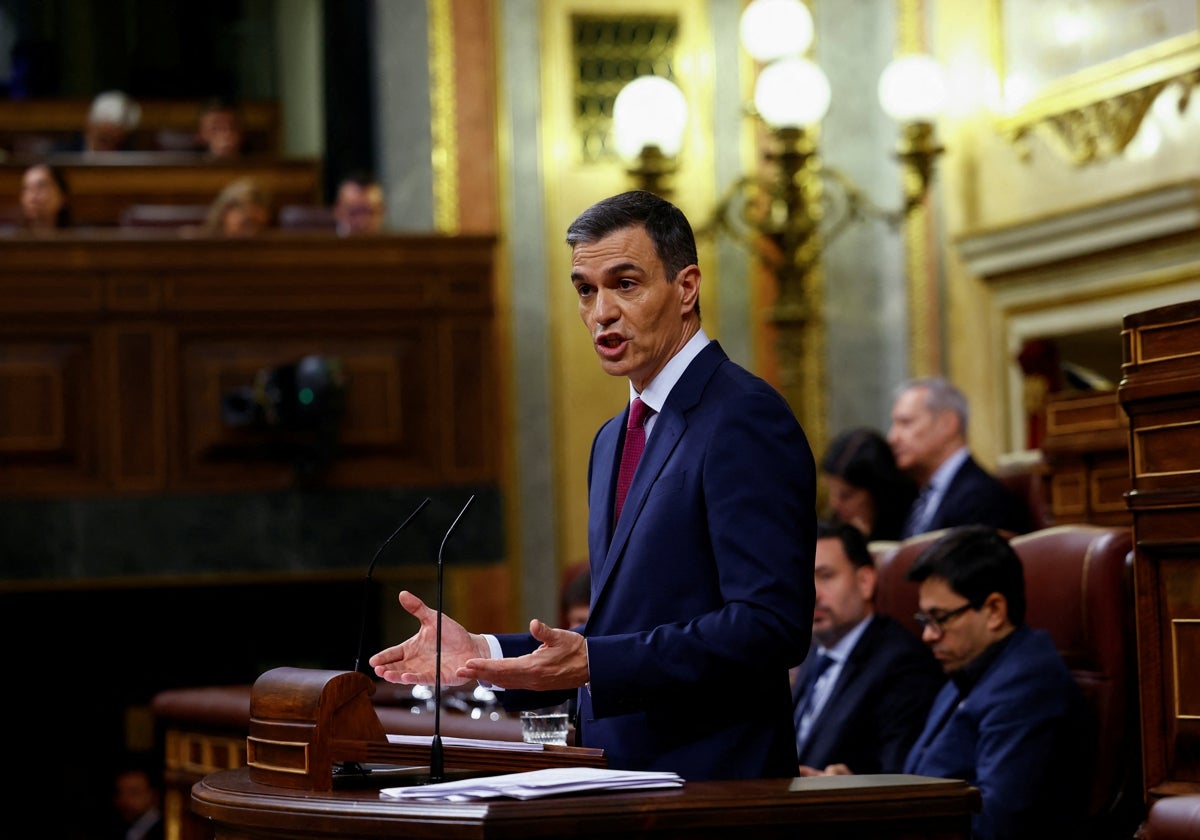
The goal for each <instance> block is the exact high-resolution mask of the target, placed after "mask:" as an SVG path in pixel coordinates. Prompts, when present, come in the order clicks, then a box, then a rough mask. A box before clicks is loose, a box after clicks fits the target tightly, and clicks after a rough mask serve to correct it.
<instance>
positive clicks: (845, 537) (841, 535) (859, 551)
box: [817, 519, 875, 570]
mask: <svg viewBox="0 0 1200 840" xmlns="http://www.w3.org/2000/svg"><path fill="white" fill-rule="evenodd" d="M817 539H819V540H823V539H836V540H837V541H838V542H840V543H841V544H842V551H844V552H846V556H847V557H848V558H849V559H850V565H851V566H853V567H854V568H855V569H856V570H857V569H861V568H864V567H866V566H871V567H872V568H874V566H875V558H874V557H873V556H872V555H871V549H870V548H868V547H867V537H866V535H865V534H863V532H862V531H860V530H859V529H858V528H856V527H854V526H853V525H851V524H850V523H848V522H842V521H841V520H838V519H823V520H821V521H820V522H818V523H817Z"/></svg>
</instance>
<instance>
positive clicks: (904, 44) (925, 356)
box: [896, 0, 943, 376]
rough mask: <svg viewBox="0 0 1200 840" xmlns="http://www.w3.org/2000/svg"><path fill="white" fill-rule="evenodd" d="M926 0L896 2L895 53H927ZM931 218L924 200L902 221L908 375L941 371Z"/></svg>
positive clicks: (912, 182) (909, 182) (909, 187)
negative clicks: (931, 244)
mask: <svg viewBox="0 0 1200 840" xmlns="http://www.w3.org/2000/svg"><path fill="white" fill-rule="evenodd" d="M925 11H926V9H925V0H897V4H896V30H897V39H896V40H897V44H896V46H897V51H898V52H900V53H905V52H928V44H927V39H926V37H925ZM901 177H902V178H903V179H904V184H903V187H904V194H905V196H906V197H907V196H912V195H914V190H916V188H917V181H918V175H917V173H916V172H914V171H913V170H911V169H909V168H908V167H905V168H904V171H903V174H902V175H901ZM932 224H933V219H932V214H931V213H930V212H929V207H928V204H927V201H921V202H917V203H915V204H913V205H912V208H911V210H910V211H909V214H908V217H907V219H906V220H905V222H904V256H905V260H904V263H905V272H904V273H905V276H906V277H907V279H908V295H907V298H908V368H909V373H910V374H911V375H912V376H925V375H930V374H934V373H940V372H942V370H943V360H942V335H941V307H940V305H939V303H938V288H937V264H936V255H932V256H931V255H930V253H929V242H930V239H931V238H932V237H933V235H934V232H933V231H932V229H931V228H932Z"/></svg>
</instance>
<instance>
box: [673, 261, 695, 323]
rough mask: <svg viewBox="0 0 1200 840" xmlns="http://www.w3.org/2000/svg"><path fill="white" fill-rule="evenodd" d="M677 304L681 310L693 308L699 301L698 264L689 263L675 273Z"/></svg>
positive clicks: (686, 310) (687, 310)
mask: <svg viewBox="0 0 1200 840" xmlns="http://www.w3.org/2000/svg"><path fill="white" fill-rule="evenodd" d="M675 286H676V287H677V290H678V294H679V306H680V309H681V310H682V311H683V312H690V311H693V310H695V308H696V306H697V304H699V303H700V266H698V265H689V266H688V267H687V268H685V269H684V270H683V271H681V272H679V273H678V274H676V275H675Z"/></svg>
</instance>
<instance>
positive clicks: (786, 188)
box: [703, 0, 946, 428]
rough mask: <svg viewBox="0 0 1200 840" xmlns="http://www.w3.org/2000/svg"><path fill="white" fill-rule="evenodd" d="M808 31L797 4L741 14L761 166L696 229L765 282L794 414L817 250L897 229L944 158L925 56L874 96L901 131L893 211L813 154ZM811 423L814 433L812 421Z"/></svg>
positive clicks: (824, 105) (933, 78)
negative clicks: (756, 265) (866, 225)
mask: <svg viewBox="0 0 1200 840" xmlns="http://www.w3.org/2000/svg"><path fill="white" fill-rule="evenodd" d="M813 32H814V26H813V19H812V14H811V13H810V12H809V9H808V7H807V6H806V5H805V4H804V3H803V2H801V0H754V2H752V3H750V4H749V5H748V6H747V7H746V8H745V10H744V11H743V13H742V17H741V20H740V29H739V34H740V36H741V41H742V45H743V47H744V48H745V50H746V51H747V52H748V53H749V54H750V55H751V56H752V57H753V58H754V59H755V60H756V62H758V63H759V64H760V65H761V70H760V71H759V74H758V79H757V82H756V84H755V89H754V107H753V110H752V111H751V112H750V113H751V114H752V115H753V116H756V117H757V118H758V119H760V120H761V121H762V123H763V124H765V126H766V128H767V129H768V130H769V134H770V140H769V147H768V149H767V151H766V153H765V157H766V159H767V161H768V163H769V166H768V167H767V169H766V171H765V172H763V173H755V174H751V175H746V176H744V177H742V178H740V179H738V181H736V182H735V183H734V184H733V185H732V186H731V187H730V188H729V189H728V190H727V192H726V193H725V194H724V196H723V197H722V198H721V200H720V201H719V202H718V204H717V207H716V208H715V209H714V211H713V215H712V218H711V221H710V222H709V223H708V224H707V225H706V226H705V227H704V229H703V232H705V233H710V234H711V233H713V232H723V233H726V234H729V235H731V236H732V237H733V238H734V239H736V240H737V241H739V242H740V243H741V244H743V245H745V246H747V247H750V248H751V249H752V250H753V251H754V252H755V254H756V255H757V256H758V258H759V259H760V261H761V262H762V263H763V264H764V265H765V266H766V267H767V268H768V269H769V270H770V271H771V272H772V274H773V275H774V277H775V281H776V285H777V289H776V292H777V293H776V299H775V304H774V306H773V308H772V310H771V312H770V316H769V317H770V320H771V322H772V323H773V324H774V325H775V326H776V327H777V329H778V332H777V340H778V364H779V371H780V378H781V380H782V382H781V390H782V391H783V393H784V396H785V397H786V398H787V399H788V401H789V402H790V403H791V405H792V406H793V408H794V409H795V410H796V411H797V413H799V412H800V411H801V407H802V406H809V405H811V404H812V403H813V400H812V399H811V395H807V399H806V393H805V386H806V383H805V381H804V370H805V367H806V365H805V358H804V355H805V349H804V347H805V344H804V330H805V327H806V326H811V325H814V324H817V323H818V320H819V318H820V312H821V301H820V299H819V295H818V290H816V289H814V288H813V286H814V283H813V282H812V281H811V277H812V274H813V271H814V269H815V268H816V267H817V265H818V264H819V262H820V260H821V254H822V250H823V248H824V246H825V245H826V244H828V243H829V242H830V241H832V240H833V239H834V238H835V237H836V236H837V235H838V234H839V233H840V232H841V231H843V230H844V229H845V228H846V227H847V226H848V225H850V224H851V223H853V222H855V221H858V220H861V219H865V218H876V219H880V220H882V221H885V222H887V223H888V224H890V225H893V226H895V225H899V224H900V223H901V222H903V221H904V219H905V218H907V216H908V215H909V213H910V212H911V211H912V210H913V208H915V207H917V206H918V205H920V204H921V202H922V201H923V200H924V197H925V194H926V192H927V191H928V189H929V184H930V180H931V178H932V176H933V167H934V162H935V161H936V159H937V157H938V155H939V154H941V153H942V151H943V149H942V148H941V147H940V146H939V145H938V144H937V141H936V138H935V133H934V127H933V121H934V119H935V118H936V117H937V115H938V114H939V113H940V111H941V109H942V107H943V104H944V100H945V92H946V85H945V80H944V78H943V76H942V73H941V68H940V67H939V66H938V64H937V63H936V62H935V61H934V60H933V59H932V58H930V57H929V56H926V55H905V56H901V57H899V58H897V59H896V60H895V61H893V62H892V63H891V64H890V65H889V66H888V67H887V68H886V69H885V70H884V72H883V74H882V76H881V77H880V80H879V89H878V93H879V98H880V103H881V105H882V107H883V109H884V111H885V112H886V113H887V114H888V115H889V116H891V117H892V118H893V119H895V120H896V121H897V122H898V123H900V125H901V135H900V140H899V143H898V146H897V150H896V157H897V159H898V160H899V161H900V164H901V166H902V168H903V182H904V200H903V203H902V204H901V205H900V206H899V207H898V208H896V209H885V208H883V207H880V206H879V205H877V204H876V203H874V202H873V201H872V200H871V198H870V197H869V196H868V195H867V193H866V192H865V191H864V190H863V189H862V188H860V187H859V186H857V185H856V184H855V183H854V182H853V181H852V180H851V179H850V178H849V177H848V176H846V175H845V174H843V173H841V172H839V171H838V170H836V169H834V168H833V167H830V166H828V165H826V164H824V163H823V162H822V161H821V160H820V159H819V158H818V156H817V154H816V141H815V138H814V131H813V129H814V127H815V126H817V125H818V124H819V123H820V121H821V120H822V119H823V118H824V116H825V114H826V112H827V111H828V109H829V105H830V98H831V95H830V88H829V81H828V79H827V78H826V76H825V73H824V72H823V71H822V70H821V68H820V67H819V66H817V64H816V63H814V62H813V61H811V60H810V59H808V58H806V57H805V53H807V51H808V49H809V47H810V46H811V44H812V40H813ZM813 384H814V385H817V386H820V384H821V383H813ZM813 419H814V420H816V422H814V426H815V427H816V428H820V426H821V425H822V423H821V422H820V420H819V419H817V418H813Z"/></svg>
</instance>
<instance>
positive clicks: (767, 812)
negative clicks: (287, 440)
mask: <svg viewBox="0 0 1200 840" xmlns="http://www.w3.org/2000/svg"><path fill="white" fill-rule="evenodd" d="M374 687H375V686H374V683H373V682H372V681H371V680H370V679H368V678H367V677H366V676H365V675H363V674H360V673H356V672H341V671H319V670H306V669H300V668H276V669H274V670H271V671H268V672H266V673H265V674H263V675H262V676H261V677H259V679H258V680H257V682H255V684H254V688H253V692H252V694H251V700H250V729H249V735H248V737H247V739H246V748H247V750H246V751H247V757H248V765H249V766H248V767H244V768H240V769H236V770H223V771H220V772H217V773H212V774H210V775H208V776H206V777H205V778H204V779H203V780H201V781H200V782H198V783H196V784H195V785H194V786H193V788H192V810H193V811H194V812H195V813H196V814H198V815H199V816H200V817H202V818H205V819H207V820H210V821H211V823H212V825H213V828H214V830H215V836H216V837H217V838H218V840H250V838H256V840H263V838H280V839H281V840H282V838H294V837H301V836H302V837H308V838H334V837H337V838H375V837H431V838H432V837H437V838H443V839H444V840H445V839H447V838H459V837H473V838H475V837H496V838H518V837H520V838H536V837H563V836H574V835H586V836H588V837H592V838H604V837H611V838H621V840H633V838H685V837H686V838H724V837H729V836H732V835H733V834H734V833H735V832H736V833H738V834H740V833H741V831H742V830H745V829H752V830H753V833H754V836H755V837H759V838H774V837H779V838H782V837H794V836H796V832H797V829H801V830H802V833H803V835H804V836H805V837H806V838H813V839H814V840H820V838H830V840H832V838H839V840H848V839H849V838H863V840H865V838H885V840H886V838H897V839H899V838H907V839H910V840H915V838H943V839H944V840H949V838H964V839H965V838H968V837H969V836H970V828H971V815H972V814H974V813H976V812H978V810H979V808H980V803H981V799H980V793H979V791H978V789H976V788H973V787H971V786H970V785H968V784H966V783H965V782H962V781H958V780H952V779H932V778H927V777H923V776H903V775H878V776H830V777H817V778H811V779H750V780H739V781H729V782H687V783H685V784H684V786H683V787H682V788H677V789H670V790H653V791H638V792H612V793H607V792H593V793H588V794H582V795H567V796H555V797H548V798H545V799H535V800H531V801H515V800H506V801H499V800H491V801H482V802H466V803H462V802H453V803H449V802H413V801H396V800H392V799H384V798H383V797H381V796H380V794H379V790H380V789H381V788H383V787H391V786H399V785H403V784H406V783H407V784H413V783H414V780H419V779H420V778H421V777H420V776H417V775H413V774H412V772H410V771H420V770H422V769H424V768H423V767H422V766H421V765H427V764H428V759H429V748H428V746H427V745H424V744H422V745H420V746H409V745H402V744H393V743H389V741H388V739H387V736H386V734H385V733H384V730H383V726H382V724H381V723H380V722H379V718H378V716H377V714H376V712H375V710H374V708H373V707H372V705H371V701H370V697H371V693H372V692H373V691H374ZM352 762H367V763H381V764H392V765H397V768H396V769H395V771H394V772H388V771H383V772H379V773H377V774H368V775H366V776H358V777H355V778H353V779H351V780H346V781H342V779H343V777H340V776H337V775H335V773H334V772H333V768H334V766H335V765H338V764H339V763H352ZM445 762H446V766H447V768H448V771H449V772H453V773H457V774H460V775H486V774H488V773H497V772H520V771H524V770H534V769H540V768H545V767H568V766H576V765H585V766H604V754H603V751H602V750H596V749H586V748H580V747H546V748H545V749H544V750H541V751H530V752H525V751H510V750H504V749H495V750H493V749H488V748H486V747H471V746H453V745H450V744H447V745H446V747H445ZM403 765H408V767H407V768H405V767H403ZM347 782H348V783H347ZM418 783H419V782H418Z"/></svg>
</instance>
